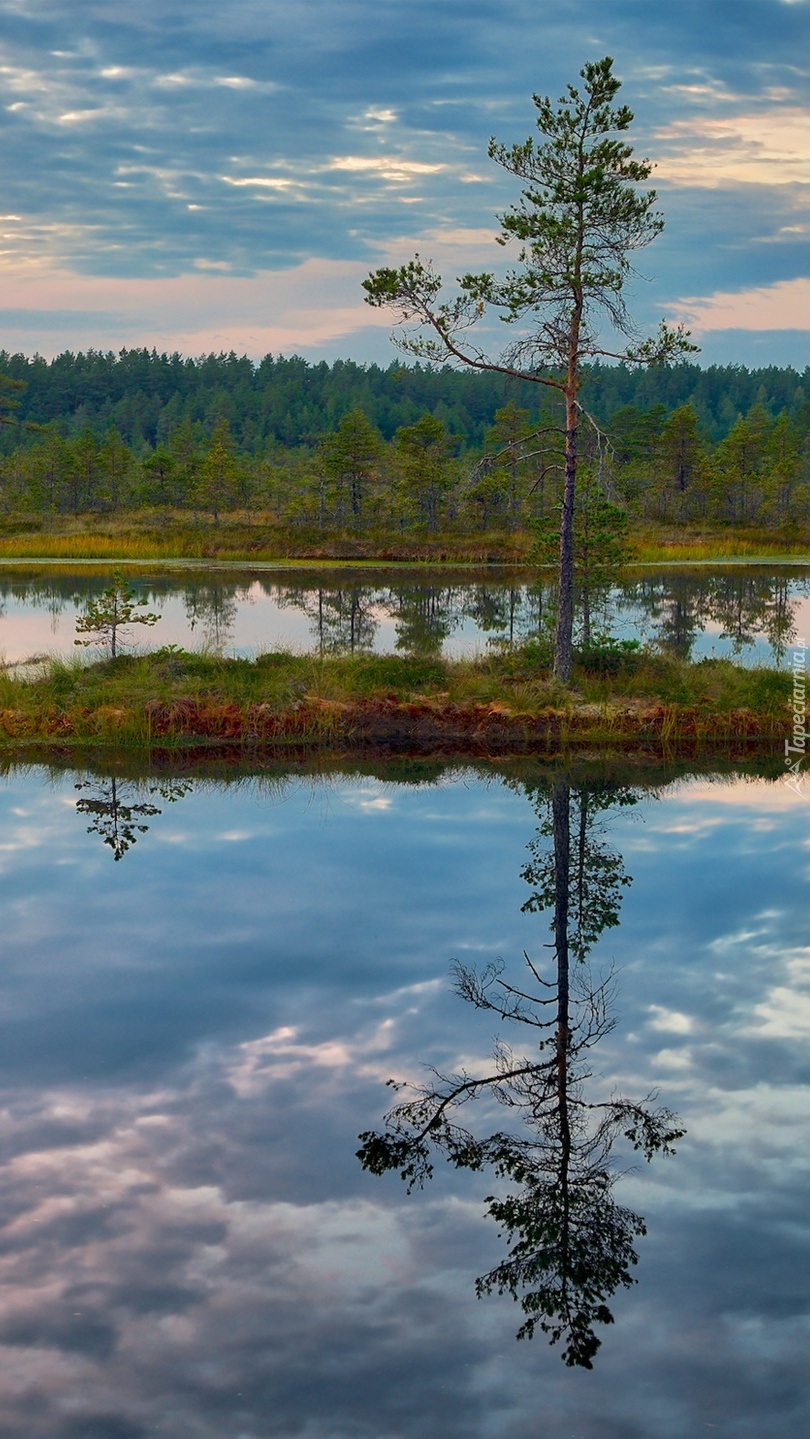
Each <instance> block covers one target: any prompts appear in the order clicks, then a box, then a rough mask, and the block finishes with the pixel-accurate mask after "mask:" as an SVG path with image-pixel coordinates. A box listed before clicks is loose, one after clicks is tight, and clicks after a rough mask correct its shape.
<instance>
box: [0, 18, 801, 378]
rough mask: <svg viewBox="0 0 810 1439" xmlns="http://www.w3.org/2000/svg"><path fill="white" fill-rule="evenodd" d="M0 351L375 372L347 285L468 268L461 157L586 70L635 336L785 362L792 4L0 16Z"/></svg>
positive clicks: (795, 258) (473, 197)
mask: <svg viewBox="0 0 810 1439" xmlns="http://www.w3.org/2000/svg"><path fill="white" fill-rule="evenodd" d="M0 17H1V20H2V26H1V28H0V116H2V125H3V136H2V146H1V147H0V154H2V165H3V172H4V174H3V198H2V205H1V206H0V208H1V209H2V211H3V215H2V229H0V233H1V234H2V237H3V239H2V264H3V274H4V281H5V283H4V287H3V301H2V305H1V306H0V312H1V313H2V322H3V323H2V333H1V334H0V346H2V347H3V348H5V349H7V350H11V351H16V350H22V351H24V352H25V353H28V354H31V353H33V352H34V351H39V352H40V353H42V354H45V355H50V354H54V353H58V352H59V351H60V350H63V349H65V348H72V349H78V348H86V347H88V346H90V345H93V346H95V347H98V348H103V349H106V348H113V349H117V348H119V347H120V346H124V345H126V346H134V345H150V346H151V345H153V344H154V345H156V346H157V347H158V348H168V349H179V350H181V351H182V352H185V353H191V354H197V353H200V352H203V351H208V350H212V349H213V350H220V349H226V350H227V349H231V348H233V349H235V350H236V351H237V352H240V353H248V354H250V355H251V356H254V357H259V356H261V355H263V354H264V353H266V352H267V351H272V352H274V353H279V352H280V353H285V354H290V353H299V354H303V355H306V356H307V357H310V358H326V359H333V358H335V357H337V356H345V357H351V358H354V359H357V360H361V361H370V360H378V361H382V362H388V361H389V360H390V359H392V358H393V357H394V355H395V351H394V350H393V349H392V347H391V344H390V341H389V338H388V318H387V316H386V315H385V314H384V313H380V312H376V311H371V310H369V309H368V308H367V307H366V306H364V305H363V303H362V293H361V290H360V282H361V280H362V279H363V278H364V276H365V275H366V274H367V272H368V270H369V269H370V268H372V267H374V266H377V265H379V264H384V263H392V262H397V261H400V260H404V259H407V258H408V257H409V256H410V255H411V254H412V253H413V252H414V250H416V249H418V250H419V251H420V253H422V254H423V255H429V256H431V257H432V258H434V259H435V260H436V261H437V263H439V264H440V265H441V267H442V268H443V270H444V271H446V272H447V273H448V274H450V275H453V274H455V273H457V272H458V271H460V270H462V269H468V268H472V267H475V266H477V265H482V266H483V265H486V264H488V263H491V262H493V261H494V260H496V259H497V257H498V255H499V254H500V252H499V251H497V250H496V247H495V246H494V245H493V235H494V234H495V232H496V228H497V227H496V224H495V222H494V216H495V215H496V214H497V212H498V210H499V209H501V208H503V207H505V206H507V205H508V204H509V203H510V201H511V200H512V199H513V198H514V190H513V188H512V184H511V182H510V181H509V180H508V178H507V177H506V176H504V175H502V174H501V173H500V172H499V171H498V169H497V167H495V166H494V165H493V164H492V163H491V162H490V161H489V160H488V159H487V156H486V145H487V140H488V138H489V136H490V135H491V134H494V135H496V136H497V137H498V138H499V139H500V140H503V141H505V142H511V141H513V140H521V139H523V138H525V136H526V135H527V134H528V133H529V132H530V130H531V128H532V125H533V107H532V104H531V95H532V93H533V92H537V91H539V92H541V93H550V94H552V95H553V96H556V95H557V94H558V93H559V92H560V90H561V89H562V87H563V86H564V84H565V83H566V82H567V81H568V80H570V79H574V78H575V77H576V73H577V71H578V70H579V68H580V66H581V65H582V64H583V63H584V61H585V60H588V59H595V58H599V57H600V56H602V55H604V54H608V53H609V54H611V55H613V56H614V57H615V60H616V71H617V73H618V74H619V75H620V76H621V77H622V78H623V80H624V92H623V98H624V99H626V101H627V102H628V103H629V104H630V105H631V106H632V108H633V110H634V111H635V114H636V125H635V140H636V144H637V148H638V149H639V151H641V152H642V153H646V154H648V155H649V156H650V157H651V158H652V159H654V160H655V162H656V165H657V170H656V177H655V183H656V186H657V189H658V191H659V195H660V199H661V203H662V208H663V209H664V211H665V214H666V217H667V229H666V231H665V233H664V235H663V236H662V237H661V239H659V240H658V241H657V242H656V243H655V245H654V246H653V247H652V248H651V249H650V250H648V251H647V252H646V253H645V254H644V256H643V257H642V266H643V271H644V274H645V277H646V278H645V280H644V282H643V283H639V287H638V290H637V294H636V295H635V297H634V310H635V314H636V316H637V318H638V320H639V322H640V323H641V324H642V325H643V326H644V327H647V326H651V325H655V324H656V323H657V321H658V320H659V319H660V318H661V317H662V315H666V316H667V317H669V318H670V319H682V320H686V321H687V322H689V323H690V324H691V325H692V328H693V331H694V333H695V335H696V337H697V338H698V339H699V340H700V342H701V344H702V346H703V359H704V361H705V362H713V361H715V360H718V361H723V362H726V361H739V362H741V363H746V364H760V363H780V364H786V363H793V364H796V365H798V366H800V367H802V368H803V367H804V365H805V364H806V363H807V362H808V360H810V346H808V343H807V342H808V338H809V336H808V332H810V263H808V251H807V232H808V216H807V208H806V207H807V196H808V194H810V45H809V44H808V41H810V0H680V3H679V4H678V5H673V4H672V3H671V0H557V3H555V4H554V5H544V4H538V3H537V0H409V3H408V4H403V3H402V0H230V3H228V4H226V5H223V4H222V3H221V0H216V3H215V0H138V3H137V4H133V3H131V0H129V3H124V0H0Z"/></svg>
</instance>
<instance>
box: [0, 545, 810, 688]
mask: <svg viewBox="0 0 810 1439" xmlns="http://www.w3.org/2000/svg"><path fill="white" fill-rule="evenodd" d="M109 575H110V571H109V570H108V571H106V572H105V571H104V569H103V567H102V568H100V567H98V566H95V565H94V566H85V567H73V568H71V567H69V566H54V565H42V566H39V567H34V568H31V567H30V566H24V565H5V566H0V659H2V660H4V661H5V662H6V663H8V664H14V663H17V662H19V661H25V660H28V659H30V658H31V657H32V656H36V655H43V654H61V655H66V654H76V653H79V651H76V650H75V649H74V640H75V637H76V630H75V621H76V615H77V613H78V612H79V611H80V610H81V609H82V607H83V606H84V604H86V602H87V600H88V599H89V598H91V597H94V596H97V595H98V594H100V592H101V591H102V590H103V588H104V586H105V585H106V584H108V583H109ZM127 579H128V580H129V581H130V582H131V584H132V586H133V588H134V589H135V590H136V591H137V593H138V595H139V598H140V599H142V600H143V601H144V603H146V604H148V606H149V608H150V609H152V610H154V611H156V612H158V613H160V614H161V615H162V620H161V623H160V624H159V625H157V626H156V627H155V629H153V630H149V631H142V632H141V635H142V636H143V637H144V638H143V641H142V642H143V644H144V645H146V646H149V647H153V648H154V647H159V646H161V645H167V644H178V645H182V646H183V647H185V648H192V649H199V648H210V649H215V650H223V651H225V652H226V653H230V654H241V655H255V654H257V653H260V652H262V651H267V650H272V649H279V648H292V649H295V650H299V651H303V650H313V649H315V650H318V651H320V652H322V653H345V652H349V651H353V650H354V651H358V650H374V651H377V652H381V653H395V652H414V651H417V652H420V653H431V652H433V653H438V652H440V651H441V652H443V653H445V654H448V655H458V654H471V653H474V652H475V651H476V650H478V651H480V650H485V649H486V646H487V645H488V644H491V643H497V642H502V643H512V642H519V641H520V640H521V639H525V638H527V637H529V636H532V635H536V634H537V633H538V631H539V630H540V629H541V628H542V626H543V624H544V623H546V622H547V621H548V618H549V613H550V609H551V607H552V606H553V600H554V595H553V586H552V585H551V583H550V581H544V582H542V583H538V582H537V577H536V576H535V575H532V574H530V573H522V574H521V573H515V574H514V575H512V576H508V575H506V576H504V575H502V574H500V575H499V574H498V573H495V572H492V571H486V570H484V571H479V572H476V571H469V572H467V571H465V570H463V569H457V570H453V569H444V570H436V571H431V570H422V571H419V572H415V571H413V570H410V571H408V570H400V571H394V572H392V571H391V570H390V569H389V570H380V571H377V570H369V569H365V570H356V569H355V570H351V569H344V570H332V571H329V570H318V569H315V568H313V569H301V570H298V571H292V570H287V571H284V570H272V571H271V570H263V571H261V570H250V569H248V568H246V569H241V568H237V567H221V568H218V569H208V570H193V569H188V568H185V569H167V568H164V569H155V570H149V569H148V568H145V569H140V568H134V567H133V568H128V569H127ZM592 609H593V613H594V629H595V631H597V632H599V631H602V632H610V633H613V634H616V635H621V636H624V637H633V638H637V639H640V640H645V641H649V642H651V643H654V644H659V645H662V646H663V647H664V648H666V649H668V650H669V651H671V652H674V653H675V654H678V655H681V656H683V657H684V658H692V659H700V658H701V657H703V656H706V655H726V656H729V657H730V658H733V659H735V660H737V661H738V662H741V663H744V664H781V663H784V662H785V658H786V656H787V654H788V651H789V649H790V646H791V644H792V643H793V641H794V640H795V639H796V637H797V635H799V636H802V635H803V636H804V637H805V638H806V637H807V634H808V631H809V630H810V566H801V565H792V566H781V567H777V566H773V565H770V566H760V565H748V564H744V565H733V566H726V567H722V566H721V567H717V568H715V567H708V568H699V567H695V568H692V569H688V570H686V569H678V568H677V567H659V568H657V569H656V568H651V569H648V570H632V571H628V575H627V578H626V579H625V580H624V581H623V582H622V584H621V586H618V587H616V588H614V589H613V590H612V591H610V592H609V593H608V594H605V595H603V596H601V597H597V598H596V599H595V600H594V601H593V603H592ZM141 635H139V634H138V633H137V632H136V633H133V639H134V641H135V643H136V644H138V643H139V642H141Z"/></svg>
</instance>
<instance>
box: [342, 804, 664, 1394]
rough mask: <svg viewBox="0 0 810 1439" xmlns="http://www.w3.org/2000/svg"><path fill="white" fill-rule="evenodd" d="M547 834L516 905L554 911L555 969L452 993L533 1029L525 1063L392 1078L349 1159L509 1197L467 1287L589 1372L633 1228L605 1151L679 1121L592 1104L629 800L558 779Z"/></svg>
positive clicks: (475, 981) (540, 835) (636, 1231)
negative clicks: (469, 1182) (595, 954)
mask: <svg viewBox="0 0 810 1439" xmlns="http://www.w3.org/2000/svg"><path fill="white" fill-rule="evenodd" d="M533 798H534V800H535V802H536V804H537V806H538V809H539V812H540V817H541V824H540V827H539V829H538V831H537V834H536V835H535V837H534V839H533V840H532V841H531V842H530V844H529V846H528V848H529V851H530V855H531V858H530V861H529V863H528V864H527V865H526V866H525V868H524V870H523V871H522V874H523V878H524V879H526V880H527V882H528V883H529V884H531V885H532V894H531V897H530V899H529V900H527V902H526V905H525V906H524V909H526V910H530V911H538V912H540V911H546V910H548V909H550V910H551V912H552V922H551V930H552V935H553V942H552V944H551V945H549V946H548V947H549V949H550V950H551V951H552V955H553V959H552V963H551V965H550V966H548V972H545V971H546V966H545V965H543V964H540V963H536V962H535V961H534V960H533V959H531V958H530V957H529V955H528V954H525V955H524V958H525V962H526V967H527V970H528V976H527V978H526V979H525V980H524V981H522V982H521V983H520V984H517V983H512V982H511V981H510V980H509V979H507V977H506V971H505V968H504V966H503V964H502V963H501V962H497V963H493V964H490V965H488V966H487V967H486V968H484V969H483V970H482V971H480V972H479V971H477V970H475V969H472V968H469V967H467V966H466V965H461V964H457V965H456V966H455V989H456V991H457V993H458V994H459V995H460V996H461V997H462V998H463V999H465V1000H467V1001H468V1002H469V1003H471V1004H473V1005H474V1006H475V1007H476V1008H477V1009H481V1010H484V1011H487V1012H488V1013H491V1014H494V1015H496V1016H497V1017H498V1019H499V1020H501V1021H503V1022H504V1024H505V1025H507V1026H517V1027H518V1030H519V1031H523V1032H524V1033H531V1035H532V1036H533V1041H534V1052H533V1053H532V1054H531V1055H526V1054H523V1053H521V1052H520V1051H518V1050H516V1049H514V1048H513V1047H512V1045H511V1044H510V1043H509V1042H508V1041H507V1040H506V1039H505V1038H502V1037H501V1038H499V1039H498V1040H497V1042H496V1045H495V1050H494V1054H493V1062H492V1065H491V1067H490V1069H489V1072H488V1073H486V1074H484V1075H481V1076H477V1075H473V1074H470V1073H468V1072H467V1071H461V1072H459V1073H456V1074H449V1075H445V1074H441V1073H439V1072H438V1071H435V1070H433V1071H431V1079H430V1081H429V1082H428V1083H427V1084H426V1085H424V1086H422V1087H420V1088H413V1089H411V1088H409V1087H408V1086H401V1085H399V1084H396V1083H395V1082H394V1081H389V1083H390V1084H391V1085H392V1087H393V1088H394V1089H396V1090H401V1089H403V1088H408V1089H409V1092H408V1094H407V1096H406V1097H405V1098H404V1099H403V1100H402V1102H400V1103H398V1104H397V1105H396V1106H395V1107H394V1108H393V1109H392V1110H391V1111H390V1112H389V1113H388V1115H387V1116H386V1120H385V1128H384V1130H383V1131H382V1132H379V1131H367V1132H366V1133H364V1134H362V1135H361V1136H360V1139H361V1148H360V1150H359V1151H358V1157H359V1159H360V1160H361V1163H362V1165H363V1167H364V1168H365V1169H368V1170H369V1171H370V1172H371V1173H373V1174H383V1173H385V1172H386V1171H388V1170H398V1171H399V1173H400V1175H401V1177H402V1178H403V1179H404V1180H405V1181H406V1183H407V1185H408V1189H409V1190H411V1189H412V1188H413V1187H414V1186H418V1187H421V1186H422V1185H423V1184H424V1183H425V1181H426V1180H427V1179H428V1178H429V1177H430V1175H431V1174H432V1172H433V1158H434V1156H435V1155H437V1154H439V1155H443V1156H444V1157H445V1158H446V1159H447V1160H448V1161H449V1162H450V1163H451V1164H452V1165H454V1166H455V1167H456V1168H458V1169H469V1170H473V1171H480V1170H484V1169H489V1170H491V1171H492V1173H493V1174H494V1175H495V1176H497V1177H498V1178H500V1179H504V1180H507V1181H509V1182H510V1183H511V1185H512V1186H513V1188H511V1189H510V1190H509V1192H507V1193H505V1194H501V1195H490V1196H489V1198H488V1199H487V1208H488V1213H489V1214H490V1215H491V1217H492V1218H493V1219H495V1220H496V1222H497V1223H498V1225H499V1228H500V1230H501V1232H502V1233H503V1234H505V1235H506V1237H507V1241H508V1243H507V1253H506V1257H505V1258H504V1259H503V1261H502V1262H501V1263H500V1264H497V1265H496V1266H495V1268H494V1269H492V1270H490V1271H489V1273H487V1274H485V1275H483V1276H482V1277H481V1278H479V1279H478V1280H477V1282H476V1289H477V1293H478V1294H479V1296H481V1295H484V1294H489V1293H491V1292H493V1291H497V1292H498V1293H499V1294H509V1295H511V1296H512V1298H513V1299H515V1300H516V1301H517V1302H518V1303H519V1304H520V1305H521V1307H522V1309H523V1313H524V1315H525V1318H524V1321H523V1323H522V1324H521V1326H520V1328H519V1330H518V1338H530V1337H531V1336H532V1335H533V1334H534V1332H535V1331H536V1330H537V1329H540V1331H541V1332H542V1333H544V1334H546V1335H547V1336H548V1339H549V1342H550V1343H552V1344H556V1343H558V1342H561V1343H562V1346H563V1348H562V1357H563V1359H564V1360H565V1362H566V1364H569V1365H572V1366H573V1365H578V1366H581V1367H583V1368H586V1369H590V1368H591V1367H592V1364H593V1358H594V1355H595V1354H596V1351H597V1349H598V1348H599V1345H600V1340H599V1338H598V1336H597V1334H596V1332H595V1326H596V1325H600V1324H609V1323H611V1322H612V1314H611V1311H610V1308H609V1301H610V1299H611V1296H612V1295H613V1294H615V1293H616V1291H617V1290H618V1289H619V1288H620V1287H630V1285H631V1284H632V1283H633V1277H632V1270H633V1267H634V1266H635V1264H636V1263H637V1254H636V1250H635V1240H636V1239H637V1238H638V1237H639V1236H640V1235H642V1234H644V1232H645V1226H644V1221H643V1219H642V1218H641V1217H640V1216H639V1215H638V1214H635V1213H634V1212H633V1211H632V1210H630V1209H628V1208H626V1207H625V1206H624V1205H621V1204H619V1203H618V1202H617V1201H616V1199H615V1197H614V1186H615V1183H616V1179H617V1177H618V1162H617V1160H616V1159H615V1158H614V1150H615V1149H616V1147H617V1144H619V1143H621V1146H622V1148H623V1149H625V1150H626V1149H627V1147H628V1146H630V1147H631V1148H632V1149H633V1150H635V1151H637V1152H639V1153H641V1154H643V1155H644V1157H645V1158H646V1159H648V1160H649V1159H652V1157H653V1155H655V1154H656V1153H658V1152H659V1151H660V1152H662V1153H664V1154H668V1153H671V1152H672V1147H673V1144H674V1142H675V1140H677V1139H678V1138H679V1137H680V1136H681V1135H682V1134H683V1132H684V1131H683V1130H682V1129H680V1128H679V1127H678V1124H677V1120H676V1118H675V1116H674V1115H673V1114H672V1113H671V1112H670V1111H669V1110H668V1109H665V1108H662V1107H659V1106H657V1105H656V1103H655V1096H654V1095H647V1096H646V1097H645V1098H644V1099H642V1100H640V1101H637V1100H632V1099H628V1098H626V1097H624V1096H622V1095H618V1094H615V1093H614V1094H611V1095H609V1096H607V1097H604V1096H603V1097H599V1095H598V1094H595V1093H594V1092H593V1091H594V1090H595V1089H596V1079H595V1076H594V1074H593V1071H592V1068H591V1064H590V1052H591V1050H592V1049H593V1048H594V1046H595V1045H596V1044H597V1043H598V1042H599V1040H600V1039H601V1038H603V1037H604V1036H605V1035H606V1034H607V1033H609V1031H610V1030H611V1029H612V1028H613V1026H614V1020H613V1017H612V1014H611V999H612V996H613V981H612V977H611V976H610V975H608V976H607V978H605V979H603V980H601V981H597V980H595V979H594V977H593V975H592V974H591V970H590V967H589V964H588V956H589V953H590V950H591V949H592V947H593V945H594V943H595V942H596V940H597V939H598V937H599V935H600V934H601V933H602V932H603V931H604V930H605V929H607V928H610V927H613V926H616V925H617V924H618V923H619V913H620V908H621V899H622V892H623V889H624V888H625V887H626V886H627V885H628V884H629V883H630V877H629V876H628V875H627V873H626V871H625V869H624V865H623V861H622V858H621V855H619V854H618V853H617V852H616V851H615V850H614V849H612V848H611V846H610V845H609V843H608V842H607V839H606V833H605V818H606V816H607V814H608V811H609V810H610V809H611V808H613V807H615V806H616V805H617V804H618V805H626V804H631V803H634V802H635V798H636V797H635V795H634V794H633V792H632V791H629V790H619V791H618V792H616V791H614V792H613V794H612V795H610V794H609V793H608V791H607V789H605V788H600V787H590V788H588V787H574V786H572V785H570V784H569V783H567V782H565V781H562V780H561V781H557V782H555V783H554V784H553V785H552V786H551V789H550V792H547V791H546V792H535V794H534V795H533ZM476 1099H477V1100H480V1101H482V1103H481V1104H480V1105H479V1109H485V1108H486V1107H487V1106H486V1103H485V1101H487V1100H493V1099H494V1100H495V1101H497V1102H498V1103H499V1104H500V1105H501V1106H502V1107H503V1108H504V1109H505V1110H506V1111H507V1112H508V1113H509V1115H510V1118H511V1120H512V1121H517V1126H516V1127H515V1126H514V1125H513V1127H512V1128H510V1129H508V1130H507V1129H504V1130H500V1129H499V1130H496V1131H495V1132H494V1133H491V1134H487V1135H485V1136H484V1137H479V1135H478V1134H477V1133H475V1132H474V1131H473V1130H472V1129H471V1128H469V1127H467V1126H466V1125H464V1124H462V1123H460V1122H459V1114H460V1111H461V1109H462V1107H463V1106H466V1105H469V1104H470V1103H471V1102H472V1101H474V1100H476Z"/></svg>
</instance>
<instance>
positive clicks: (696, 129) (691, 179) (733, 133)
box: [653, 106, 810, 189]
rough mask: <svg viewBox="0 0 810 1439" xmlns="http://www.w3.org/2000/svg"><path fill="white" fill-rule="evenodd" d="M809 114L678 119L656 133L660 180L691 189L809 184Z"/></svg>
mask: <svg viewBox="0 0 810 1439" xmlns="http://www.w3.org/2000/svg"><path fill="white" fill-rule="evenodd" d="M809 134H810V109H804V108H800V107H798V106H782V107H780V108H779V109H770V110H768V109H766V110H756V111H753V112H750V113H743V114H737V115H729V116H726V115H717V116H711V115H706V116H702V117H701V118H700V119H695V118H692V117H689V118H685V119H682V120H674V121H672V122H671V123H670V124H669V125H664V126H661V127H659V128H658V129H656V130H655V131H654V137H653V138H654V142H655V144H656V156H657V159H656V175H655V178H656V181H660V180H664V181H666V182H668V183H669V184H670V185H684V186H688V187H689V188H695V187H699V188H703V187H706V188H708V189H716V188H719V187H721V186H732V185H741V184H748V185H761V186H767V187H769V188H770V187H772V186H780V185H791V186H794V185H807V184H810V139H808V135H809Z"/></svg>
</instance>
